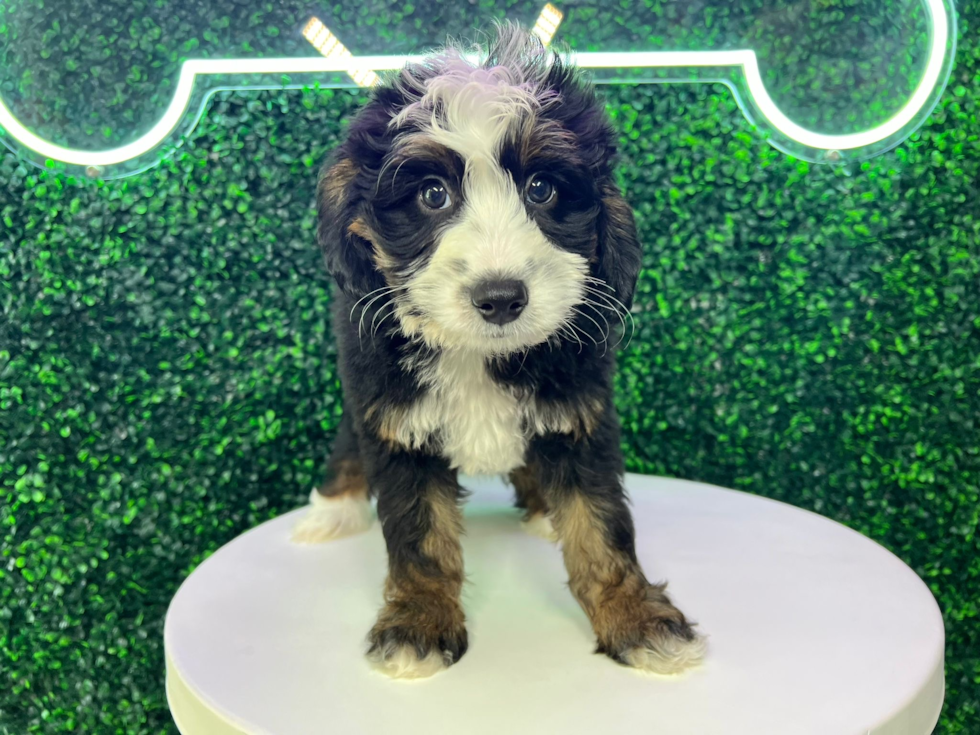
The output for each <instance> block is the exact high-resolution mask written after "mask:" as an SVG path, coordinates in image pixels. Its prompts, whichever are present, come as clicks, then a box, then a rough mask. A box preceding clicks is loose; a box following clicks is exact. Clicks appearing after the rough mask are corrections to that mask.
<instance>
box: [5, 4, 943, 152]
mask: <svg viewBox="0 0 980 735" xmlns="http://www.w3.org/2000/svg"><path fill="white" fill-rule="evenodd" d="M922 1H923V3H924V4H925V5H926V8H927V10H928V12H929V16H930V18H929V21H930V27H931V37H930V39H929V51H928V59H927V61H926V65H925V69H924V70H923V73H922V77H921V79H920V80H919V84H918V86H917V87H916V89H915V91H914V92H913V94H912V96H911V97H910V98H909V100H908V101H907V102H906V104H905V105H904V106H903V107H902V108H901V109H900V110H899V111H898V112H896V113H895V114H894V115H893V116H892V117H891V118H889V119H888V120H886V121H885V122H883V123H881V124H880V125H878V126H876V127H874V128H872V129H870V130H865V131H861V132H857V133H845V134H840V135H834V134H827V133H820V132H816V131H813V130H808V129H807V128H804V127H803V126H801V125H798V124H797V123H795V122H793V121H792V120H791V119H790V118H789V117H788V116H787V115H786V114H785V113H783V112H782V110H780V109H779V107H778V106H777V105H776V103H775V102H774V101H773V99H772V97H770V95H769V93H768V92H767V91H766V87H765V84H764V83H763V80H762V73H761V72H760V69H759V62H758V58H757V57H756V53H755V51H753V50H751V49H740V50H720V51H630V52H585V53H572V54H571V60H572V61H573V62H574V63H575V64H577V65H578V66H580V67H582V68H585V69H593V70H595V69H636V68H660V69H667V68H687V69H697V68H708V67H710V68H716V67H730V68H737V69H740V70H741V73H742V74H743V76H744V79H745V83H746V86H747V89H748V91H749V93H750V94H751V97H752V102H753V103H754V105H755V107H756V109H757V110H758V111H759V113H760V114H761V115H762V116H763V117H764V118H765V122H766V123H767V124H768V125H769V126H770V127H771V128H772V129H774V130H775V131H778V132H779V133H780V134H782V135H783V136H785V138H786V139H788V140H790V141H793V142H794V143H796V144H799V145H800V146H805V147H807V148H813V149H822V150H828V151H848V150H853V149H857V148H863V147H865V146H870V145H873V144H875V143H878V142H881V141H884V140H886V139H888V138H890V137H891V136H893V135H895V134H896V133H898V132H900V131H901V130H903V129H904V128H905V126H907V125H908V124H909V123H910V122H912V120H914V119H915V118H916V116H917V115H919V114H920V113H921V112H922V111H923V109H924V108H925V106H926V105H927V103H928V102H929V99H930V97H933V95H934V93H935V92H936V88H937V86H938V85H940V84H942V83H944V81H945V79H944V78H943V70H944V67H945V65H946V61H947V58H946V51H947V45H948V44H950V42H951V41H952V40H953V39H951V37H950V28H951V26H952V21H953V17H952V15H951V12H952V11H951V10H950V11H948V10H947V6H946V3H945V2H944V0H922ZM421 58H422V57H421V56H413V55H406V56H343V55H341V56H337V55H334V56H333V57H331V58H326V57H323V56H318V57H309V58H268V59H191V60H188V61H185V62H184V64H183V65H182V66H181V70H180V76H179V78H178V81H177V86H176V89H175V91H174V96H173V99H172V100H171V102H170V106H169V107H168V108H167V110H166V112H164V114H163V116H162V117H161V118H160V120H159V121H158V122H157V123H156V124H155V125H154V126H153V127H152V128H151V129H150V130H149V131H147V132H146V133H145V134H144V135H142V136H141V137H140V138H138V139H137V140H134V141H133V142H131V143H127V144H126V145H123V146H119V147H118V148H112V149H110V150H103V151H85V150H79V149H76V148H66V147H64V146H60V145H56V144H54V143H52V142H50V141H47V140H44V139H43V138H41V137H40V136H38V135H36V134H34V133H32V132H31V131H30V130H28V129H27V128H26V127H24V126H23V125H22V124H21V123H20V122H19V121H18V120H17V119H16V118H15V117H14V116H13V113H11V111H10V110H9V108H8V107H7V106H6V105H5V104H4V103H3V101H2V100H0V127H2V128H3V129H4V130H5V131H6V132H7V134H8V135H9V136H11V137H12V138H13V139H14V140H16V141H17V142H19V143H20V144H22V145H23V146H25V147H27V148H29V149H30V150H32V151H34V152H36V153H38V154H40V155H41V156H43V157H44V158H47V159H53V160H55V161H61V162H63V163H67V164H75V165H79V166H86V167H96V168H97V169H101V168H102V167H104V166H111V165H114V164H119V163H124V162H126V161H130V160H133V159H135V158H138V157H139V156H142V155H144V154H146V153H147V152H149V151H151V150H152V149H154V148H155V147H156V146H158V145H160V143H162V142H163V141H164V140H165V139H166V138H167V136H168V135H169V134H171V133H172V132H173V131H174V129H175V128H176V127H177V125H178V124H179V123H180V120H181V118H182V117H183V116H184V113H185V112H186V110H187V107H188V104H189V102H190V99H191V94H192V92H193V89H194V84H195V80H197V78H198V77H208V76H213V75H249V74H263V75H269V74H275V75H291V74H317V73H329V72H348V71H349V70H351V69H360V70H373V71H388V70H395V69H400V68H401V67H403V66H404V65H405V64H406V63H407V62H411V61H418V60H420V59H421ZM361 79H362V81H363V82H364V83H366V82H367V81H369V80H370V77H369V76H366V75H365V76H362V77H361Z"/></svg>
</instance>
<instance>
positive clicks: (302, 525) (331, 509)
mask: <svg viewBox="0 0 980 735" xmlns="http://www.w3.org/2000/svg"><path fill="white" fill-rule="evenodd" d="M373 519H374V516H373V514H372V512H371V503H370V501H368V499H367V498H366V497H364V496H358V495H354V494H351V493H346V494H344V495H339V496H337V497H336V498H325V497H323V496H322V495H320V493H318V492H317V491H316V490H314V491H313V492H312V493H310V506H309V510H307V511H306V515H304V516H303V518H302V520H301V521H300V522H299V523H297V524H296V526H295V527H294V528H293V535H292V540H293V543H296V544H321V543H323V542H324V541H330V540H332V539H337V538H343V537H344V536H351V535H353V534H355V533H360V532H361V531H366V530H367V529H368V528H369V527H370V526H371V521H372V520H373Z"/></svg>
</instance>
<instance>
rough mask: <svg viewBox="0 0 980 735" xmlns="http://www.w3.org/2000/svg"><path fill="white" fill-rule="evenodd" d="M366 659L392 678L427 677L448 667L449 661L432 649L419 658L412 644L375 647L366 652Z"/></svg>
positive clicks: (376, 668)
mask: <svg viewBox="0 0 980 735" xmlns="http://www.w3.org/2000/svg"><path fill="white" fill-rule="evenodd" d="M451 660H452V658H451V657H450V661H451ZM368 661H370V662H371V665H372V666H373V667H374V668H375V670H377V671H380V672H381V673H382V674H384V675H385V676H390V677H391V678H392V679H427V678H428V677H430V676H432V675H434V674H438V673H439V672H440V671H442V670H443V669H446V668H449V662H447V660H446V658H445V657H444V656H443V655H442V654H440V653H438V652H436V651H432V652H431V653H430V654H429V655H428V656H426V657H425V658H423V659H420V658H419V657H418V655H417V654H416V653H415V647H414V646H396V647H394V648H388V649H384V650H381V649H376V650H374V651H371V652H370V653H369V654H368Z"/></svg>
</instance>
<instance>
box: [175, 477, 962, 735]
mask: <svg viewBox="0 0 980 735" xmlns="http://www.w3.org/2000/svg"><path fill="white" fill-rule="evenodd" d="M466 484H467V485H468V486H469V487H471V488H473V489H474V491H475V492H474V494H473V496H472V497H471V498H470V500H469V502H468V503H467V507H466V530H467V534H466V536H465V538H464V540H463V550H464V555H465V559H466V569H467V573H468V577H469V583H468V584H467V586H466V588H465V591H464V606H465V608H466V615H467V622H468V627H469V631H470V649H469V652H468V653H467V654H466V655H465V656H464V657H463V659H462V660H461V661H460V663H459V664H457V665H456V666H453V667H451V668H450V669H449V670H448V671H446V672H443V673H440V674H438V675H436V676H435V677H433V678H431V679H427V680H423V681H416V682H405V681H393V680H390V679H387V678H385V677H384V676H383V675H381V674H379V673H377V672H375V671H374V670H373V669H371V668H370V666H369V664H368V663H367V661H366V659H365V658H364V649H365V642H364V641H365V635H366V633H367V631H368V629H369V628H370V627H371V625H372V623H373V622H374V616H375V614H376V613H377V611H378V608H379V607H380V604H381V587H382V582H383V580H384V576H385V564H386V561H385V548H384V541H383V539H382V537H381V530H380V528H379V526H378V524H377V523H375V524H374V525H373V526H372V528H371V530H370V531H368V532H367V533H365V534H362V535H360V536H355V537H351V538H346V539H342V540H339V541H334V542H331V543H328V544H324V545H322V546H315V547H310V546H307V547H303V546H295V545H293V544H291V543H290V541H289V534H290V529H291V528H292V526H293V524H294V523H295V522H296V521H297V520H298V519H299V518H300V516H301V514H302V513H303V512H305V511H302V510H301V511H296V512H294V513H289V514H288V515H285V516H283V517H280V518H277V519H276V520H273V521H270V522H268V523H265V524H263V525H262V526H259V527H258V528H256V529H254V530H252V531H250V532H248V533H246V534H244V535H243V536H241V537H239V538H237V539H235V540H234V541H232V542H231V543H230V544H228V545H227V546H225V547H223V548H222V549H220V550H219V551H218V552H217V553H216V554H214V555H213V556H212V557H211V558H209V559H208V560H207V561H205V562H204V563H203V564H202V565H201V566H200V567H199V568H198V569H197V570H196V571H195V572H194V573H193V574H192V575H191V576H190V577H189V578H188V579H187V581H185V582H184V584H183V585H182V586H181V588H180V590H179V591H178V592H177V595H176V596H175V597H174V600H173V602H172V604H171V606H170V610H169V612H168V614H167V621H166V630H165V643H166V653H167V696H168V699H169V702H170V708H171V711H172V713H173V716H174V719H175V720H176V722H177V725H178V727H179V729H180V731H181V733H183V735H231V734H235V735H240V734H241V733H248V735H258V734H260V733H261V734H262V735H323V733H343V734H345V735H346V734H347V733H367V734H369V735H370V734H373V733H394V732H396V733H398V734H399V735H413V734H415V733H419V734H422V733H424V734H425V735H434V734H441V733H452V734H453V735H459V734H460V733H462V734H464V735H482V734H486V735H519V734H520V733H534V735H542V734H543V735H550V734H551V733H563V734H565V735H575V734H576V733H597V732H602V733H620V732H631V733H657V735H715V734H717V735H789V734H792V735H927V734H928V733H930V732H932V728H933V726H934V725H935V723H936V721H937V719H938V717H939V710H940V707H941V705H942V701H943V637H944V635H943V622H942V618H941V617H940V614H939V609H938V607H937V606H936V603H935V601H934V599H933V597H932V594H931V593H930V592H929V590H928V589H927V588H926V586H925V585H924V584H923V583H922V582H921V581H920V580H919V578H918V577H917V576H916V575H915V574H914V573H913V572H912V570H911V569H909V568H908V567H907V566H905V564H903V563H902V562H901V561H900V560H899V559H897V558H896V557H895V556H893V555H892V554H891V553H889V552H888V551H886V550H885V549H883V548H882V547H880V546H878V545H877V544H875V543H873V542H871V541H869V540H868V539H866V538H865V537H863V536H861V535H860V534H858V533H855V532H853V531H851V530H849V529H847V528H845V527H843V526H841V525H839V524H836V523H834V522H832V521H829V520H827V519H825V518H822V517H820V516H817V515H814V514H812V513H808V512H806V511H802V510H799V509H796V508H793V507H791V506H788V505H784V504H781V503H776V502H773V501H770V500H766V499H763V498H759V497H756V496H752V495H748V494H745V493H740V492H735V491H731V490H723V489H720V488H716V487H711V486H708V485H701V484H696V483H687V482H682V481H678V480H664V479H658V478H650V477H639V476H630V477H628V479H627V487H628V488H629V491H630V495H631V497H632V501H633V511H634V517H635V521H636V531H637V553H638V555H639V557H640V560H641V562H642V563H643V566H644V568H645V569H646V571H647V575H648V576H649V577H650V578H651V580H659V579H668V580H669V581H670V587H669V590H670V593H671V597H672V598H673V599H674V601H675V602H676V603H677V605H678V606H679V607H680V608H681V609H682V610H684V611H685V613H687V614H688V616H690V617H691V618H693V619H694V620H696V621H698V622H699V623H700V628H701V630H702V631H703V632H704V633H705V634H707V635H708V636H709V640H708V655H707V658H706V661H705V663H704V665H703V666H702V667H701V668H700V669H697V670H695V671H693V672H691V673H689V674H687V675H685V676H681V677H676V678H668V677H652V676H649V675H643V674H639V673H637V672H635V671H633V670H631V669H628V668H625V667H622V666H618V665H617V664H615V663H613V662H612V661H610V660H609V659H607V658H605V657H604V656H599V655H593V654H592V649H593V646H594V639H593V635H592V631H591V630H590V628H589V624H588V621H587V619H586V617H585V614H584V613H583V612H582V611H581V610H580V609H579V607H578V605H577V604H576V603H575V601H574V600H573V599H572V596H571V594H570V592H569V591H568V589H567V588H566V585H565V582H566V579H567V577H566V574H565V571H564V568H563V566H562V561H561V554H560V552H559V550H558V549H557V548H556V547H555V546H553V545H552V544H550V543H549V542H547V541H545V540H543V539H540V538H536V537H533V536H529V535H527V534H525V533H524V532H523V531H522V530H521V528H520V526H519V522H518V519H519V516H518V513H517V512H516V511H515V510H513V509H512V508H511V493H510V491H508V490H506V489H505V488H504V487H503V485H502V484H500V483H497V482H493V481H485V482H484V481H473V482H467V483H466Z"/></svg>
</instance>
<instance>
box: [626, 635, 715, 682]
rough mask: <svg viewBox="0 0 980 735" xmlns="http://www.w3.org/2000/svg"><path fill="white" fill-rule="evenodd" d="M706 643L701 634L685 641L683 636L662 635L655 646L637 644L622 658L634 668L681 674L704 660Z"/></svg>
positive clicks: (657, 672)
mask: <svg viewBox="0 0 980 735" xmlns="http://www.w3.org/2000/svg"><path fill="white" fill-rule="evenodd" d="M707 648H708V643H707V640H706V639H705V638H704V637H703V636H696V637H695V638H694V640H690V641H685V640H684V639H683V638H675V637H663V638H660V639H658V640H657V642H656V648H652V647H647V646H638V647H637V648H634V649H632V650H630V651H627V652H626V653H625V654H624V655H623V659H624V660H625V661H626V663H628V664H629V665H630V666H632V667H633V668H635V669H639V670H640V671H646V672H649V673H651V674H667V675H672V674H681V673H683V672H685V671H687V670H688V669H693V668H695V667H696V666H699V665H700V664H701V662H702V661H703V660H704V654H705V652H706V651H707Z"/></svg>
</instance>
